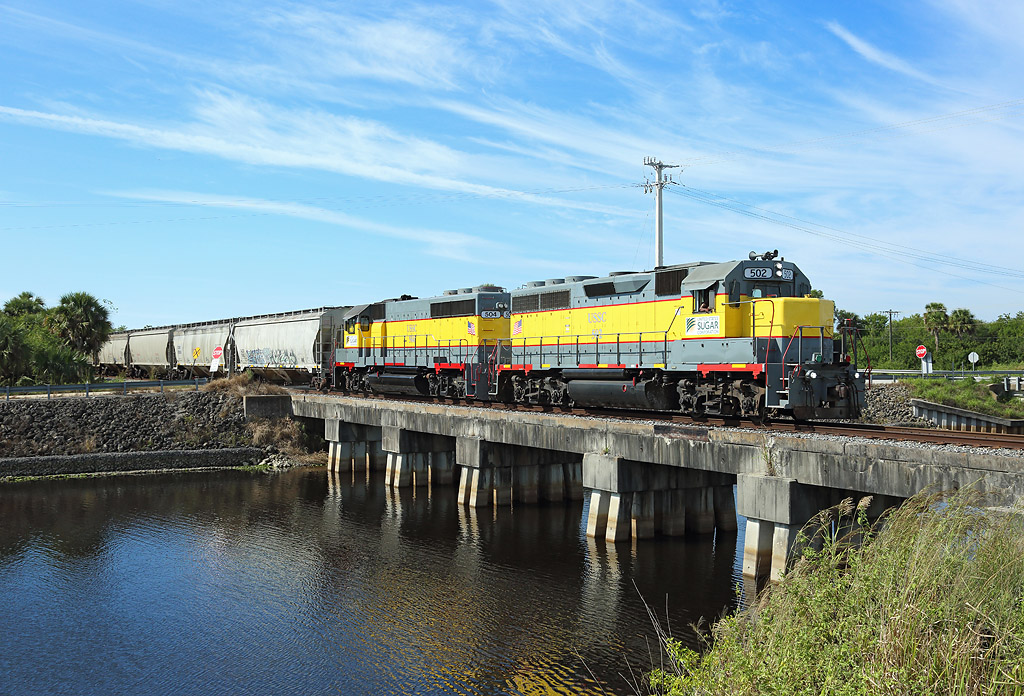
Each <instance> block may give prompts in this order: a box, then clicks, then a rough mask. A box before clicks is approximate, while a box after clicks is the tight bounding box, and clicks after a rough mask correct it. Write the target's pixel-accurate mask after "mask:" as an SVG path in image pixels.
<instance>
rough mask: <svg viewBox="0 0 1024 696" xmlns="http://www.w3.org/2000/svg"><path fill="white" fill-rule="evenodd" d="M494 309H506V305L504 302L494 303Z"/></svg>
mask: <svg viewBox="0 0 1024 696" xmlns="http://www.w3.org/2000/svg"><path fill="white" fill-rule="evenodd" d="M494 308H495V309H508V304H507V303H505V302H495V303H494Z"/></svg>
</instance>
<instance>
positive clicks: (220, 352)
mask: <svg viewBox="0 0 1024 696" xmlns="http://www.w3.org/2000/svg"><path fill="white" fill-rule="evenodd" d="M223 354H224V350H223V349H222V348H221V347H220V346H217V347H216V348H214V349H213V359H214V360H216V359H217V358H219V357H220V356H221V355H223Z"/></svg>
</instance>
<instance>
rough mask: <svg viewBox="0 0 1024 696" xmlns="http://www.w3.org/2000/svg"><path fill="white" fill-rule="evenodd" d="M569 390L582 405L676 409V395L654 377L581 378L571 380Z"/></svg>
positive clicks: (570, 395) (574, 399) (577, 403)
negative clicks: (633, 379) (637, 379)
mask: <svg viewBox="0 0 1024 696" xmlns="http://www.w3.org/2000/svg"><path fill="white" fill-rule="evenodd" d="M568 389H569V397H570V398H571V399H572V400H573V403H575V404H576V405H578V406H607V407H610V408H640V409H655V410H667V409H670V408H672V401H673V396H674V395H673V394H672V393H670V392H668V391H667V390H666V389H665V388H664V386H663V385H662V384H661V383H660V382H655V381H654V380H646V381H643V382H633V381H628V382H626V381H619V380H598V379H577V380H573V381H571V382H569V387H568Z"/></svg>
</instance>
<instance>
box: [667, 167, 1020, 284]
mask: <svg viewBox="0 0 1024 696" xmlns="http://www.w3.org/2000/svg"><path fill="white" fill-rule="evenodd" d="M669 191H670V192H672V193H675V194H678V195H681V196H686V197H687V198H690V199H692V200H696V201H698V202H701V203H706V204H708V205H713V206H715V207H718V208H724V209H725V210H730V211H732V212H734V213H739V214H740V215H746V216H747V217H750V218H754V219H757V220H763V221H765V222H770V223H772V224H774V225H779V226H780V227H788V228H790V229H793V230H797V231H799V232H804V233H807V234H812V235H815V236H817V237H823V238H826V239H829V240H832V241H836V242H839V243H841V244H846V245H852V244H851V242H850V240H848V239H846V236H858V235H850V234H849V233H846V232H843V231H842V230H835V231H836V232H839V233H840V234H829V233H826V232H822V231H821V230H816V229H812V228H810V227H806V226H804V225H798V224H796V223H795V222H788V221H786V220H779V219H777V218H775V217H771V216H772V215H778V216H780V217H789V216H786V215H782V214H781V213H775V212H774V211H769V210H766V209H764V208H756V207H755V206H750V205H747V204H745V203H740V205H744V206H746V207H747V208H750V209H751V210H747V209H744V208H738V207H736V206H734V205H730V204H729V203H726V202H723V201H729V200H731V199H725V198H723V197H721V196H715V194H706V195H703V194H698V193H695V191H694V190H693V189H690V188H689V187H686V186H682V187H679V188H673V189H669ZM709 196H714V198H711V197H709ZM716 198H720V199H722V200H715V199H716ZM754 210H760V211H762V212H761V213H758V212H754ZM765 213H767V214H765ZM791 219H792V218H791ZM807 224H810V225H815V224H816V223H807ZM819 227H823V226H819ZM826 229H835V228H826ZM883 244H885V243H884V242H878V243H876V244H873V245H871V244H868V245H861V246H858V247H857V248H858V249H861V250H865V251H868V252H870V253H874V254H876V255H878V256H885V257H889V258H891V259H894V260H896V261H899V262H900V263H906V264H908V265H911V266H916V267H918V268H925V269H928V270H931V271H935V272H937V273H942V274H944V275H948V276H951V277H954V278H960V279H961V280H966V281H968V282H972V283H980V284H982V285H988V286H990V287H994V288H998V289H1000V290H1005V291H1007V292H1016V293H1022V294H1024V291H1022V290H1018V289H1015V288H1007V287H1004V286H1001V285H996V284H994V283H988V282H986V281H983V280H978V279H977V278H971V277H968V276H964V275H960V274H959V273H953V272H951V271H947V270H943V269H941V268H934V267H932V266H931V265H925V264H946V265H956V264H953V263H950V262H948V261H944V260H941V259H936V258H931V257H929V256H928V255H927V253H926V252H917V253H907V252H906V251H902V252H898V253H897V252H895V251H894V250H892V249H886V248H885V247H884V246H881V245H883ZM904 248H905V249H906V247H904ZM912 258H916V259H918V260H919V261H923V262H925V263H915V262H914V261H912V260H910V259H912ZM964 265H966V266H968V268H970V270H981V271H982V272H986V273H991V272H992V271H988V270H984V269H979V268H972V267H971V265H970V264H969V263H964V264H961V267H962V266H964ZM978 265H983V264H978ZM999 274H1000V275H1009V276H1014V277H1024V274H1020V273H1019V272H1014V271H1012V270H1011V269H1005V272H1003V273H999Z"/></svg>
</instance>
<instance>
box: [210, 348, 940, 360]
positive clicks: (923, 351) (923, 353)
mask: <svg viewBox="0 0 1024 696" xmlns="http://www.w3.org/2000/svg"><path fill="white" fill-rule="evenodd" d="M914 353H915V354H916V355H917V357H919V358H921V359H922V360H924V356H926V355H928V349H927V348H925V347H924V346H918V347H917V350H916V351H914ZM214 355H216V353H214Z"/></svg>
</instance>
